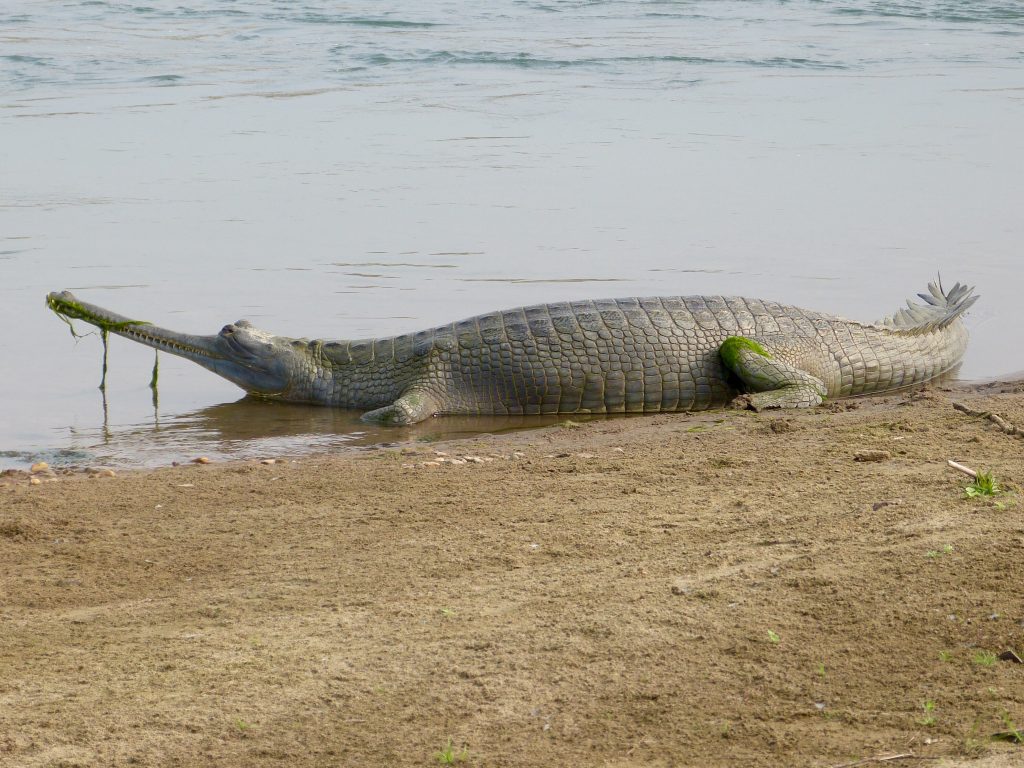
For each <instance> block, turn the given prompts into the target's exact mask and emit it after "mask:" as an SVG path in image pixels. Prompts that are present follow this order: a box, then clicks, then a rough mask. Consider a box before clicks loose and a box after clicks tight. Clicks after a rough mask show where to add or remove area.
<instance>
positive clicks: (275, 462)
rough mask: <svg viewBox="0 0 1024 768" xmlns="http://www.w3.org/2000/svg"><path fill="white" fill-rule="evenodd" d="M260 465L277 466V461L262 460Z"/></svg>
mask: <svg viewBox="0 0 1024 768" xmlns="http://www.w3.org/2000/svg"><path fill="white" fill-rule="evenodd" d="M203 463H205V462H203ZM260 464H277V459H263V461H261V462H260Z"/></svg>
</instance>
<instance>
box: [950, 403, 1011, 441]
mask: <svg viewBox="0 0 1024 768" xmlns="http://www.w3.org/2000/svg"><path fill="white" fill-rule="evenodd" d="M953 407H954V408H955V409H956V410H958V411H960V413H966V414H967V415H968V416H973V417H975V418H976V419H988V420H989V421H991V422H992V423H993V424H995V425H996V426H997V427H999V429H1001V430H1002V431H1003V433H1004V434H1007V435H1013V436H1014V437H1024V429H1020V428H1019V427H1017V426H1016V425H1014V424H1011V423H1010V422H1008V421H1007V420H1006V419H1004V418H1003V417H1002V416H1000V415H999V414H998V413H992V412H991V411H976V410H974V409H973V408H968V407H967V406H966V405H964V404H963V403H953Z"/></svg>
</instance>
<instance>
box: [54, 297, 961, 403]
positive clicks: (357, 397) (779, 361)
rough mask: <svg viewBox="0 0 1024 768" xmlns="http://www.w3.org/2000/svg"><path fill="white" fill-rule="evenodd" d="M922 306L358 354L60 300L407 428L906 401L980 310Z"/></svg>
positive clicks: (532, 311)
mask: <svg viewBox="0 0 1024 768" xmlns="http://www.w3.org/2000/svg"><path fill="white" fill-rule="evenodd" d="M922 296H924V297H925V298H926V300H927V301H928V302H929V304H930V305H931V306H928V307H916V308H915V305H911V309H910V310H909V311H907V310H903V311H902V316H899V315H898V316H896V317H894V318H892V319H889V320H887V321H883V322H882V323H878V324H862V323H857V322H852V321H848V320H843V319H840V318H837V317H832V316H829V315H825V314H821V313H817V312H811V311H807V310H802V309H798V308H796V307H791V306H784V305H780V304H775V303H771V302H766V301H759V300H756V299H743V298H722V297H717V296H689V297H668V298H643V299H614V300H601V301H578V302H572V303H559V304H544V305H537V306H532V307H525V308H519V309H512V310H507V311H503V312H493V313H488V314H485V315H480V316H478V317H474V318H470V319H468V320H463V321H461V322H457V323H452V324H450V325H444V326H440V327H437V328H433V329H430V330H426V331H420V332H418V333H413V334H404V335H400V336H393V337H387V338H380V339H366V340H360V341H321V340H314V341H308V340H305V339H290V338H286V337H280V336H272V335H270V334H267V333H265V332H263V331H258V330H256V329H254V328H253V327H252V326H251V325H250V324H248V323H246V322H245V321H239V322H238V323H235V324H232V325H228V326H225V328H224V329H223V330H222V331H221V333H220V334H217V335H215V336H187V335H183V334H177V333H175V332H172V331H167V330H164V329H161V328H157V327H156V326H152V325H149V324H136V323H135V322H134V321H129V320H128V318H124V317H121V316H120V315H115V314H114V313H111V312H109V311H107V310H104V309H102V308H99V307H96V306H93V305H89V304H84V303H82V302H78V301H77V299H75V298H74V297H73V296H71V294H69V293H66V292H65V293H62V294H50V296H49V297H48V302H49V303H50V304H51V307H52V308H54V309H55V310H56V311H58V312H60V309H59V307H60V306H61V305H62V304H63V305H66V306H69V307H74V308H75V312H77V314H74V313H71V312H69V314H72V316H77V317H80V318H82V319H84V320H86V321H87V322H92V323H94V324H97V325H100V324H102V325H105V326H106V327H108V329H109V331H110V332H111V333H115V334H118V335H121V336H125V337H126V338H130V339H133V340H135V341H139V342H142V343H144V344H147V345H149V346H154V347H157V348H158V349H164V350H166V351H168V352H171V353H174V354H178V355H180V356H182V357H187V358H189V359H191V360H194V361H195V362H197V363H199V364H201V365H203V366H205V367H207V368H209V369H211V370H213V371H215V372H217V373H219V374H220V375H222V376H224V377H225V378H228V379H230V380H231V381H233V382H235V383H237V384H238V385H239V386H241V387H242V388H243V389H245V390H246V391H248V392H250V393H251V394H255V395H259V396H262V397H268V398H274V399H280V400H288V401H293V402H305V403H318V404H323V405H331V406H339V407H343V408H355V409H361V410H370V411H371V413H369V414H367V417H369V418H373V419H379V420H383V421H390V422H397V423H411V422H414V421H418V420H420V419H423V418H426V417H428V416H431V415H442V414H480V415H483V414H500V415H505V414H515V415H518V414H548V413H567V414H568V413H640V412H645V413H651V412H660V411H690V410H703V409H707V408H715V407H719V406H723V405H725V404H727V403H729V402H730V401H731V400H732V399H733V398H735V397H736V396H737V395H738V394H740V393H741V391H747V392H752V393H754V394H753V395H752V396H751V399H750V404H751V405H752V406H753V407H755V408H759V407H799V406H806V405H814V404H816V403H817V402H821V399H822V396H827V397H847V396H854V395H861V394H866V393H870V392H881V391H885V390H891V389H898V388H901V387H906V386H910V385H913V384H918V383H921V382H925V381H928V380H929V379H932V378H934V377H935V376H938V375H939V374H941V373H943V372H945V371H948V370H949V369H950V368H952V367H954V366H955V365H956V364H957V363H958V362H959V361H960V358H961V357H962V355H963V353H964V350H965V348H966V344H967V332H966V330H965V329H964V326H963V323H962V322H961V320H960V319H959V316H960V315H961V314H962V313H963V311H964V310H965V309H966V308H967V307H968V306H970V304H971V303H973V301H974V298H975V297H972V296H971V295H970V291H969V290H968V289H965V288H960V287H959V286H957V287H956V288H954V289H953V290H951V291H950V292H949V293H948V294H945V293H943V292H942V291H941V289H938V290H936V289H935V287H934V286H933V287H932V292H931V296H932V298H928V297H927V296H925V294H922ZM936 297H938V298H936ZM947 298H948V299H949V301H948V302H947ZM723 345H724V347H723Z"/></svg>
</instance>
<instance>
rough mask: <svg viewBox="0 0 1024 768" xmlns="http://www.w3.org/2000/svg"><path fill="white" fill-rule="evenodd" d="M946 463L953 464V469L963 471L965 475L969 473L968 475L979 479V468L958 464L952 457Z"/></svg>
mask: <svg viewBox="0 0 1024 768" xmlns="http://www.w3.org/2000/svg"><path fill="white" fill-rule="evenodd" d="M946 463H947V464H949V466H951V467H952V468H953V469H955V470H957V471H958V472H963V473H964V474H965V475H967V476H968V477H973V478H974V479H975V480H977V479H978V472H977V470H973V469H971V468H970V467H965V466H964V465H963V464H957V463H956V462H955V461H953V460H952V459H946Z"/></svg>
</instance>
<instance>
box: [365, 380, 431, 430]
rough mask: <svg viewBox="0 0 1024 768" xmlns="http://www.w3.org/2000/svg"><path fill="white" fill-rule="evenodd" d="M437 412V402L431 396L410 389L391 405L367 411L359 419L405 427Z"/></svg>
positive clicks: (418, 390) (424, 392)
mask: <svg viewBox="0 0 1024 768" xmlns="http://www.w3.org/2000/svg"><path fill="white" fill-rule="evenodd" d="M437 411H438V404H437V400H435V399H434V396H433V395H432V394H430V393H429V392H426V391H424V390H422V389H410V390H409V391H407V392H406V393H405V394H403V395H402V396H401V397H400V398H398V399H397V400H395V402H393V403H392V404H391V405H385V406H384V407H383V408H377V409H376V410H373V411H367V412H366V413H364V414H363V415H362V416H361V417H360V418H361V419H362V420H363V421H376V422H380V423H382V424H394V425H396V426H405V425H407V424H415V423H416V422H417V421H423V420H424V419H429V418H430V417H431V416H433V415H435V414H436V413H437Z"/></svg>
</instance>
